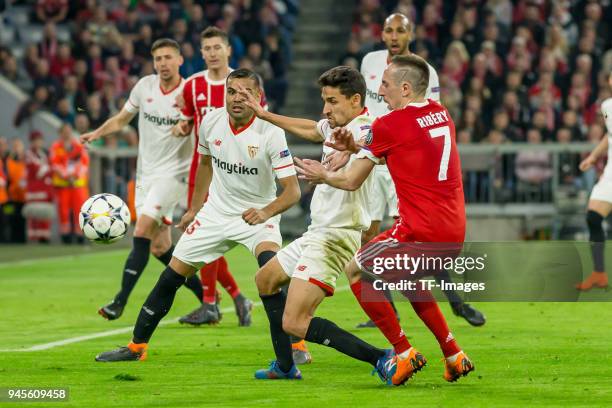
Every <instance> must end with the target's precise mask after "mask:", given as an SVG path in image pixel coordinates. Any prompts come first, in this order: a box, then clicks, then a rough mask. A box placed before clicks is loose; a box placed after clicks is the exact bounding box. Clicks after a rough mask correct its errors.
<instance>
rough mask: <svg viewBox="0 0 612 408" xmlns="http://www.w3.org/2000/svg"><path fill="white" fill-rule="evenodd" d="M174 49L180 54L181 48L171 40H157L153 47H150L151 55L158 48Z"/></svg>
mask: <svg viewBox="0 0 612 408" xmlns="http://www.w3.org/2000/svg"><path fill="white" fill-rule="evenodd" d="M165 47H169V48H174V49H175V50H176V51H177V52H178V53H179V54H180V53H181V46H180V45H179V43H177V42H176V41H174V40H173V39H172V38H160V39H159V40H155V42H154V43H153V45H151V54H153V53H154V52H155V51H156V50H158V49H159V48H165Z"/></svg>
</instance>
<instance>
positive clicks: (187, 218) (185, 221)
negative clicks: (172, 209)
mask: <svg viewBox="0 0 612 408" xmlns="http://www.w3.org/2000/svg"><path fill="white" fill-rule="evenodd" d="M195 216H196V213H195V212H194V211H187V212H186V213H185V214H184V215H183V217H182V218H181V222H179V223H178V224H177V225H176V228H180V229H182V230H183V231H185V230H186V229H187V227H188V226H189V224H191V223H192V222H193V220H194V218H195Z"/></svg>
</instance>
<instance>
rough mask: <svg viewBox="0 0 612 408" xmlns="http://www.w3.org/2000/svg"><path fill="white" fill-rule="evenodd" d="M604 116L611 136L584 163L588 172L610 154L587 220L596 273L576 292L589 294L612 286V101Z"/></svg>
mask: <svg viewBox="0 0 612 408" xmlns="http://www.w3.org/2000/svg"><path fill="white" fill-rule="evenodd" d="M608 85H609V86H610V88H612V72H610V73H609V74H608ZM601 114H602V115H603V117H604V120H605V122H606V130H607V134H606V135H605V136H604V137H603V138H602V139H601V142H599V144H598V145H597V147H596V148H595V149H594V150H593V152H591V154H590V155H589V156H588V157H587V158H586V159H584V160H583V161H582V163H580V170H582V171H587V170H588V169H590V168H591V167H592V166H593V165H594V164H595V163H596V162H597V160H598V159H599V158H600V157H601V156H603V154H604V153H606V152H607V153H608V162H607V163H606V168H605V169H604V172H603V174H602V175H601V178H600V179H599V181H598V182H597V184H595V187H593V191H592V192H591V197H590V198H589V205H588V210H587V216H586V219H587V225H588V227H589V241H590V242H591V255H592V257H593V272H592V273H591V275H590V276H589V277H587V278H586V279H585V280H584V281H583V282H580V283H578V284H576V289H578V290H585V291H586V290H590V289H592V288H607V287H608V275H607V274H606V270H605V267H604V246H605V243H606V234H605V232H604V230H603V225H602V223H603V220H604V218H606V217H607V216H608V215H609V214H610V211H612V163H610V160H611V159H612V98H608V99H606V100H605V101H603V102H602V104H601Z"/></svg>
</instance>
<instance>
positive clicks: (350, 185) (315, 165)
mask: <svg viewBox="0 0 612 408" xmlns="http://www.w3.org/2000/svg"><path fill="white" fill-rule="evenodd" d="M295 165H296V169H297V172H298V173H299V174H300V179H303V180H307V181H309V182H311V183H313V184H321V183H325V184H328V185H330V186H332V187H335V188H339V189H341V190H347V191H355V190H357V189H358V188H359V187H361V185H362V184H363V182H364V181H365V180H366V179H367V178H368V176H369V175H370V172H371V171H372V169H373V168H374V165H375V163H374V162H373V161H371V160H370V159H367V158H360V159H356V160H354V161H353V162H352V163H351V164H350V165H349V166H348V167H345V168H343V169H342V170H340V171H329V170H327V169H326V168H325V167H324V166H323V165H322V164H321V163H319V162H318V161H316V160H310V159H304V160H300V159H298V158H295Z"/></svg>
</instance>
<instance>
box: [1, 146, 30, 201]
mask: <svg viewBox="0 0 612 408" xmlns="http://www.w3.org/2000/svg"><path fill="white" fill-rule="evenodd" d="M6 173H7V176H8V177H7V178H8V198H9V200H11V201H14V202H16V203H25V192H26V184H27V179H26V164H25V160H15V159H13V158H12V157H10V156H9V157H8V159H6Z"/></svg>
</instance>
